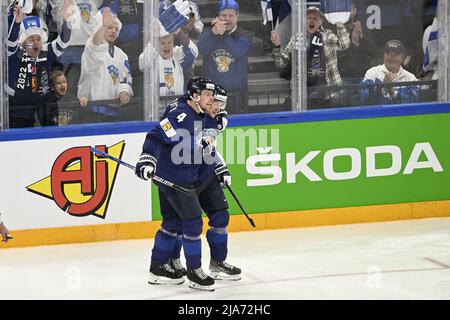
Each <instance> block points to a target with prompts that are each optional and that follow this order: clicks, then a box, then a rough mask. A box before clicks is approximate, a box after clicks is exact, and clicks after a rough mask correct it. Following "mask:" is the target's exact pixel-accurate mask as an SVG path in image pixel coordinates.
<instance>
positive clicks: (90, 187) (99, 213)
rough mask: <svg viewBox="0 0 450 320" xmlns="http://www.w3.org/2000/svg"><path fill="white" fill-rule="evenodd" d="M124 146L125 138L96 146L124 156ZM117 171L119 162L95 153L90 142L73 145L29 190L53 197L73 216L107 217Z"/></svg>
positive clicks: (60, 206)
mask: <svg viewBox="0 0 450 320" xmlns="http://www.w3.org/2000/svg"><path fill="white" fill-rule="evenodd" d="M124 146H125V142H124V141H122V142H120V143H118V144H116V145H114V146H111V147H109V148H107V147H106V146H104V145H102V146H96V148H97V149H99V150H101V151H103V152H106V153H108V154H110V155H112V156H114V157H116V158H119V159H121V157H122V153H123V149H124ZM117 172H118V164H117V163H116V162H114V161H112V160H110V159H105V158H102V157H100V156H97V155H94V154H93V153H92V152H91V147H90V146H85V147H74V148H71V149H68V150H66V151H64V152H63V153H61V154H60V155H59V156H58V158H57V159H56V160H55V161H54V163H53V166H52V170H51V175H50V176H48V177H46V178H44V179H42V180H40V181H38V182H35V183H33V184H31V185H29V186H28V187H27V190H28V191H30V192H33V193H36V194H38V195H40V196H43V197H46V198H48V199H50V200H53V201H54V202H55V203H56V205H57V206H58V207H59V208H60V209H61V210H63V211H64V212H66V213H68V214H70V215H72V216H75V217H85V216H89V215H93V216H96V217H99V218H102V219H105V218H106V212H107V208H108V204H109V200H110V198H111V193H112V190H113V187H114V182H115V179H116V176H117Z"/></svg>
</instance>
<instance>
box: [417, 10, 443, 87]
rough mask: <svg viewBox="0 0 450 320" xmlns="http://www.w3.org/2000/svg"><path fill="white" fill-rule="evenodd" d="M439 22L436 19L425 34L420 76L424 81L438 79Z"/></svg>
mask: <svg viewBox="0 0 450 320" xmlns="http://www.w3.org/2000/svg"><path fill="white" fill-rule="evenodd" d="M438 33H439V20H438V19H437V17H435V18H434V20H433V23H432V24H431V25H429V26H428V27H427V28H426V29H425V31H424V33H423V40H422V47H423V54H424V58H423V67H422V68H423V69H422V72H421V74H420V77H421V79H422V80H436V79H437V78H438V72H437V71H438V60H439V38H438Z"/></svg>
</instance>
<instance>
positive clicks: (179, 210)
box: [136, 77, 223, 291]
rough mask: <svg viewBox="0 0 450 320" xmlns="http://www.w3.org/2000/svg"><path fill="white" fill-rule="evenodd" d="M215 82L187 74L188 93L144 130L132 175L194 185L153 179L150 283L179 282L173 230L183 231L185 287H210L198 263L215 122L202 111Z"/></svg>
mask: <svg viewBox="0 0 450 320" xmlns="http://www.w3.org/2000/svg"><path fill="white" fill-rule="evenodd" d="M215 88H216V87H215V84H214V83H213V82H212V81H209V80H206V79H203V78H200V77H196V78H193V79H191V80H190V81H189V83H188V86H187V94H186V95H185V96H183V97H181V98H179V99H177V100H175V101H174V102H173V103H171V104H170V105H169V106H168V107H167V109H166V111H165V112H164V115H163V117H162V120H161V122H160V123H159V126H157V127H155V128H154V129H153V130H151V131H150V132H149V133H148V134H147V136H146V139H145V142H144V145H143V150H142V154H141V156H140V158H139V161H138V163H137V165H136V175H137V176H138V177H139V178H141V179H144V180H148V179H151V177H152V175H153V174H156V175H158V176H159V177H161V178H163V179H166V180H169V181H171V182H173V183H175V184H178V185H180V186H184V187H187V188H191V189H194V188H195V190H197V192H196V193H193V194H189V195H187V194H184V193H181V192H179V191H177V190H175V189H172V188H169V187H167V186H164V185H161V184H158V183H156V184H157V186H158V193H159V199H160V208H161V214H162V217H163V220H162V223H161V228H160V230H159V231H158V232H157V234H156V236H155V244H154V247H153V250H152V256H151V264H150V277H149V283H151V284H160V283H169V284H181V283H183V282H184V278H183V275H182V274H181V273H180V272H177V271H175V270H174V269H173V268H172V267H171V265H170V264H169V259H170V258H171V255H172V252H173V249H174V246H175V243H176V239H177V236H178V235H179V234H182V239H181V241H182V244H183V247H184V253H185V258H186V266H187V278H188V279H189V280H190V287H191V288H194V289H200V290H209V291H212V290H214V280H213V279H212V278H211V277H209V276H208V275H206V274H205V273H204V271H203V270H202V268H201V237H200V236H201V232H202V227H203V221H202V218H201V215H202V205H201V203H200V202H201V197H202V196H201V195H202V192H201V191H202V190H204V188H207V187H208V183H210V181H212V179H211V177H213V178H214V180H216V176H215V173H214V168H215V165H213V164H214V163H215V158H216V157H215V139H216V136H217V122H216V121H215V120H214V119H212V118H211V117H209V116H208V115H207V114H206V113H205V112H206V111H207V110H209V109H210V108H212V104H213V102H214V93H215ZM205 162H209V163H211V165H210V166H207V167H208V170H209V172H210V174H208V173H207V172H206V171H205V170H203V169H202V167H203V168H204V167H205ZM205 179H206V180H205ZM220 191H221V192H222V190H221V189H220ZM222 193H223V192H222Z"/></svg>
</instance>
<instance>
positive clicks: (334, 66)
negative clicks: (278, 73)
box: [271, 7, 350, 108]
mask: <svg viewBox="0 0 450 320" xmlns="http://www.w3.org/2000/svg"><path fill="white" fill-rule="evenodd" d="M336 29H337V35H336V34H334V33H333V32H332V31H331V30H327V29H324V28H323V27H322V14H321V11H320V10H319V8H317V7H309V8H308V10H307V31H308V87H314V86H324V85H327V86H339V85H341V84H342V78H341V75H340V74H339V70H338V60H337V51H340V50H345V49H347V48H349V46H350V35H349V33H348V31H347V29H346V28H345V26H344V24H343V23H339V22H338V23H336ZM297 38H298V36H294V37H293V38H292V39H291V41H290V42H289V43H288V44H287V46H286V47H285V48H283V49H282V48H281V46H280V35H279V34H278V33H277V32H276V31H272V34H271V40H272V43H273V45H274V50H273V57H274V60H275V64H276V66H277V67H278V68H279V69H282V68H285V67H286V66H288V65H289V64H290V63H291V52H292V49H293V47H294V45H295V42H296V41H298V40H297ZM317 93H318V97H317V99H315V97H314V96H310V97H309V99H310V101H311V102H312V101H314V102H312V103H313V105H311V103H309V107H313V108H314V107H321V106H325V105H334V104H335V102H334V100H335V99H337V98H338V93H339V92H338V91H337V90H328V91H327V92H325V93H321V92H317Z"/></svg>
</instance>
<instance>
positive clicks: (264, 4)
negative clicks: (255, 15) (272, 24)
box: [261, 0, 273, 25]
mask: <svg viewBox="0 0 450 320" xmlns="http://www.w3.org/2000/svg"><path fill="white" fill-rule="evenodd" d="M261 9H262V14H263V19H264V21H263V24H264V25H266V24H267V22H268V21H273V13H272V0H261Z"/></svg>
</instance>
